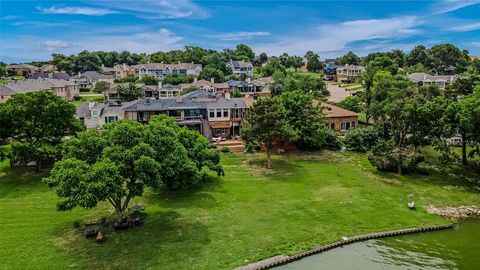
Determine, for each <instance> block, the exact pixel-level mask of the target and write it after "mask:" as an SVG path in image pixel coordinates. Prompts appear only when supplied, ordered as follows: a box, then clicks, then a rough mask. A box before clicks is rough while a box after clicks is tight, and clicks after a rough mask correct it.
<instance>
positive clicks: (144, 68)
mask: <svg viewBox="0 0 480 270" xmlns="http://www.w3.org/2000/svg"><path fill="white" fill-rule="evenodd" d="M201 71H202V65H200V64H194V63H178V64H164V63H148V64H139V65H138V76H139V77H140V78H143V77H145V76H152V77H155V78H157V79H159V80H162V79H163V78H164V77H165V76H167V75H168V74H171V73H178V74H185V75H193V76H195V77H196V76H198V75H199V74H200V72H201Z"/></svg>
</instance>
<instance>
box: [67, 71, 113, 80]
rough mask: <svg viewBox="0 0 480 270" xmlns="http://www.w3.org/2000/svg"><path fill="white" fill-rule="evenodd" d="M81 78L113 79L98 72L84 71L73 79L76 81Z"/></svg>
mask: <svg viewBox="0 0 480 270" xmlns="http://www.w3.org/2000/svg"><path fill="white" fill-rule="evenodd" d="M82 77H87V78H89V79H113V76H112V75H105V74H102V73H99V72H98V71H85V72H84V73H80V74H78V75H76V76H74V77H73V78H75V79H78V78H82Z"/></svg>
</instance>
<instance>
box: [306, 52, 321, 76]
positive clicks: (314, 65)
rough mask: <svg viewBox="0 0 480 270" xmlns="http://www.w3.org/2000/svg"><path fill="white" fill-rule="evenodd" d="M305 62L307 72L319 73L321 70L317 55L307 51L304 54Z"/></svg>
mask: <svg viewBox="0 0 480 270" xmlns="http://www.w3.org/2000/svg"><path fill="white" fill-rule="evenodd" d="M305 60H306V62H307V70H308V71H310V72H320V71H322V70H323V68H324V66H323V63H322V62H321V61H320V57H319V56H318V54H316V53H314V52H312V51H308V52H307V53H306V54H305Z"/></svg>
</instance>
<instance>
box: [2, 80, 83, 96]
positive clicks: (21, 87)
mask: <svg viewBox="0 0 480 270" xmlns="http://www.w3.org/2000/svg"><path fill="white" fill-rule="evenodd" d="M67 85H74V84H72V83H71V82H69V81H66V80H61V79H36V80H32V79H27V80H22V81H14V82H9V83H5V84H2V88H3V89H5V88H6V89H10V90H11V91H10V92H14V93H16V94H20V93H29V92H36V91H40V90H45V89H51V88H56V87H65V86H67ZM4 91H6V90H4ZM5 93H7V92H5Z"/></svg>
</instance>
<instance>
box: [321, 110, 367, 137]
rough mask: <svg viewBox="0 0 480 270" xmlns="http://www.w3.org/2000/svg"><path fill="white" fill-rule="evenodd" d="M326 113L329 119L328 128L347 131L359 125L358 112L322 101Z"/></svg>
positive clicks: (340, 131)
mask: <svg viewBox="0 0 480 270" xmlns="http://www.w3.org/2000/svg"><path fill="white" fill-rule="evenodd" d="M322 107H323V108H324V111H323V113H324V115H325V118H326V120H327V123H326V124H325V125H326V127H327V128H329V129H331V130H334V131H336V132H339V133H345V132H347V131H349V130H350V129H353V128H355V127H357V126H358V115H359V114H358V113H356V112H352V111H349V110H346V109H343V108H340V107H338V106H335V105H332V104H328V103H322Z"/></svg>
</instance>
